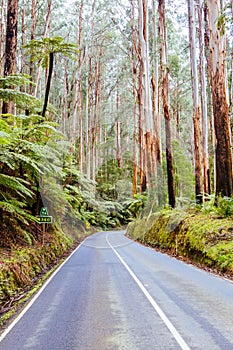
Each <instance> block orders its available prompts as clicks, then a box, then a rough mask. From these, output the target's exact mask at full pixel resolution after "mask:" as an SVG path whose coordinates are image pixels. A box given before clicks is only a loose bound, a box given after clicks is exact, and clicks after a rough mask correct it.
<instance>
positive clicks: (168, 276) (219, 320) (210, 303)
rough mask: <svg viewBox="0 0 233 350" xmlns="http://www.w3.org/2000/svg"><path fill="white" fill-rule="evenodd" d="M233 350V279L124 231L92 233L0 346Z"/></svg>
mask: <svg viewBox="0 0 233 350" xmlns="http://www.w3.org/2000/svg"><path fill="white" fill-rule="evenodd" d="M24 349H28V350H74V349H75V350H89V349H90V350H157V349H158V350H159V349H161V350H176V349H183V350H188V349H192V350H195V349H199V350H218V349H222V350H233V283H232V282H230V281H227V280H224V279H222V278H219V277H216V276H213V275H211V274H209V273H207V272H205V271H202V270H199V269H197V268H195V267H193V266H191V265H187V264H185V263H183V262H181V261H178V260H176V259H174V258H171V257H169V256H167V255H164V254H161V253H158V252H155V251H154V250H152V249H150V248H146V247H144V246H142V245H140V244H137V243H134V242H132V241H131V240H129V239H128V238H126V237H125V236H124V232H123V231H121V232H100V233H97V234H95V235H92V236H90V237H89V238H88V239H86V240H85V241H84V242H83V244H82V245H81V246H80V247H79V248H78V249H77V250H76V251H75V252H74V254H73V255H72V256H71V257H70V258H69V259H68V261H66V262H65V264H63V265H62V267H61V268H60V269H59V270H58V271H57V273H56V274H55V275H54V276H53V277H52V278H51V279H50V280H49V281H48V282H47V284H46V286H45V287H44V288H43V289H42V290H41V291H40V292H39V295H37V296H36V298H34V300H33V301H31V302H30V304H29V305H28V306H27V308H26V309H25V310H24V314H23V315H22V316H21V318H18V319H16V320H15V322H14V324H12V325H11V326H10V328H8V329H7V330H6V331H5V333H3V334H2V335H1V336H0V350H24Z"/></svg>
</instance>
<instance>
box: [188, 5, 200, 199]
mask: <svg viewBox="0 0 233 350" xmlns="http://www.w3.org/2000/svg"><path fill="white" fill-rule="evenodd" d="M188 15H189V45H190V65H191V81H192V97H193V127H194V157H195V193H196V203H202V201H203V189H202V187H203V186H202V169H201V137H200V103H199V88H198V73H197V55H196V24H195V16H194V3H193V1H192V0H188Z"/></svg>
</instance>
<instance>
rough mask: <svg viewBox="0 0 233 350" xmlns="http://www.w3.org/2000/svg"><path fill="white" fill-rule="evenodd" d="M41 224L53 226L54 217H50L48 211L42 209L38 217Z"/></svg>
mask: <svg viewBox="0 0 233 350" xmlns="http://www.w3.org/2000/svg"><path fill="white" fill-rule="evenodd" d="M37 219H38V221H39V223H40V224H52V222H53V217H52V216H49V215H48V210H47V208H45V207H42V208H41V210H40V215H39V216H38V217H37Z"/></svg>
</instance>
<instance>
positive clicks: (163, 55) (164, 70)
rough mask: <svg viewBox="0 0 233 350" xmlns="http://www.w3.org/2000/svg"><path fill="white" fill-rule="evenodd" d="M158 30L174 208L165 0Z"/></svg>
mask: <svg viewBox="0 0 233 350" xmlns="http://www.w3.org/2000/svg"><path fill="white" fill-rule="evenodd" d="M158 13H159V31H160V41H161V53H160V54H161V58H160V60H161V63H160V64H161V69H162V99H163V113H164V118H165V131H166V160H167V179H168V197H169V205H170V206H171V207H172V208H174V207H175V204H176V198H175V181H174V169H173V157H172V143H171V126H170V107H169V103H168V98H169V83H168V64H167V43H166V18H165V1H164V0H159V6H158Z"/></svg>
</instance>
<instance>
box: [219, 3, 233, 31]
mask: <svg viewBox="0 0 233 350" xmlns="http://www.w3.org/2000/svg"><path fill="white" fill-rule="evenodd" d="M231 6H232V5H231V3H230V2H229V3H227V4H226V5H225V6H224V7H223V9H222V10H221V13H220V15H219V16H218V19H217V27H218V30H220V34H221V35H224V34H225V31H226V27H227V25H228V24H230V23H233V18H232V7H231Z"/></svg>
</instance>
